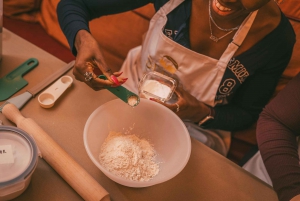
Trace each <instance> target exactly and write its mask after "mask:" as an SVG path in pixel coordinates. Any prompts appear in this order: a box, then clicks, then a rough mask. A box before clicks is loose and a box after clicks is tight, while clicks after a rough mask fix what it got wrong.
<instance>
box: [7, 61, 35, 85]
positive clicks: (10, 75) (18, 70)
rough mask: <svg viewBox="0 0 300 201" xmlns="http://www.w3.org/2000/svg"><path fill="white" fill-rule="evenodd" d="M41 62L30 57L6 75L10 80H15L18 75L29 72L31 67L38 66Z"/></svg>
mask: <svg viewBox="0 0 300 201" xmlns="http://www.w3.org/2000/svg"><path fill="white" fill-rule="evenodd" d="M38 64H39V62H38V60H37V59H35V58H30V59H28V60H27V61H25V62H24V63H22V64H21V65H20V66H18V67H17V68H16V69H14V70H13V71H11V72H10V73H8V74H7V75H6V76H5V77H6V78H7V79H8V80H13V79H15V78H16V77H20V76H23V75H24V74H26V73H27V72H29V71H30V70H31V69H33V68H34V67H36V66H37V65H38Z"/></svg>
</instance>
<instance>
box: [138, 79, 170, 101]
mask: <svg viewBox="0 0 300 201" xmlns="http://www.w3.org/2000/svg"><path fill="white" fill-rule="evenodd" d="M142 90H143V91H147V92H149V93H151V94H154V95H156V96H158V97H161V98H167V97H168V95H169V94H170V92H171V89H170V87H168V86H167V85H165V84H163V83H161V82H159V81H156V80H146V82H145V83H144V84H143V87H142ZM145 96H146V98H148V97H147V95H146V94H145Z"/></svg>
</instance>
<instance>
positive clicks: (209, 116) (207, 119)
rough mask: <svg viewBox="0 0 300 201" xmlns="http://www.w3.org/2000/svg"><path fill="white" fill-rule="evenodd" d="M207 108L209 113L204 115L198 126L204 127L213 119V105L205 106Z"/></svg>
mask: <svg viewBox="0 0 300 201" xmlns="http://www.w3.org/2000/svg"><path fill="white" fill-rule="evenodd" d="M207 107H208V109H209V113H208V114H207V115H206V116H204V117H203V118H202V119H201V120H200V121H199V122H198V123H197V124H198V126H200V127H203V128H205V127H206V126H207V125H208V124H210V123H211V122H212V121H213V120H214V119H215V110H214V108H213V107H210V106H207Z"/></svg>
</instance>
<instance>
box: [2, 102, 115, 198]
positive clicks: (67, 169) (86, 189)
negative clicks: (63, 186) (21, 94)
mask: <svg viewBox="0 0 300 201" xmlns="http://www.w3.org/2000/svg"><path fill="white" fill-rule="evenodd" d="M2 113H3V115H4V116H5V117H6V118H7V119H9V120H10V121H12V122H14V123H15V124H16V125H17V127H18V128H20V129H22V130H24V131H25V132H27V133H28V134H30V135H31V136H32V137H33V138H34V139H35V141H36V143H37V145H38V147H39V149H40V151H41V153H42V157H43V158H44V160H45V161H46V162H47V163H48V164H49V165H50V166H51V167H52V168H53V169H54V170H55V171H56V172H57V173H58V174H59V175H60V176H61V177H62V178H63V179H64V180H65V181H66V182H67V183H68V184H69V185H70V186H71V187H72V188H73V189H74V190H75V191H76V192H77V193H78V194H79V195H80V196H81V197H82V198H83V199H84V200H86V201H110V197H109V194H108V192H107V191H106V190H105V189H104V188H103V187H102V186H101V185H100V184H99V183H98V182H97V181H96V180H95V179H94V178H93V177H92V176H90V175H89V174H88V173H87V172H86V171H85V170H84V169H83V168H82V167H81V166H80V165H79V164H78V163H77V162H76V161H75V160H74V159H73V158H71V156H69V155H68V153H67V152H66V151H64V150H63V149H62V148H61V147H60V146H59V145H58V144H57V143H56V142H55V141H54V140H53V139H52V138H51V137H50V136H49V135H48V134H47V133H46V132H45V131H44V130H43V129H42V128H41V127H40V126H39V125H38V124H37V123H36V122H35V121H34V120H33V119H30V118H25V117H24V116H23V115H22V114H21V112H20V111H19V110H18V108H17V107H16V106H15V105H13V104H10V103H9V104H6V105H5V106H4V107H3V108H2Z"/></svg>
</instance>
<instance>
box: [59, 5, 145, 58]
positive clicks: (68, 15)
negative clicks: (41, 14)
mask: <svg viewBox="0 0 300 201" xmlns="http://www.w3.org/2000/svg"><path fill="white" fill-rule="evenodd" d="M148 3H150V1H149V0H139V1H135V0H61V1H60V2H59V3H58V6H57V16H58V21H59V24H60V27H61V29H62V31H63V33H64V35H65V36H66V38H67V40H68V43H69V45H70V48H71V50H72V53H73V54H74V55H76V54H77V52H76V48H75V46H74V41H75V37H76V34H77V32H78V31H79V30H82V29H83V30H87V31H89V21H91V20H92V19H95V18H99V17H101V16H104V15H110V14H116V13H121V12H125V11H129V10H133V9H136V8H138V7H141V6H144V5H146V4H148ZM101 28H102V27H99V29H101Z"/></svg>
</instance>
